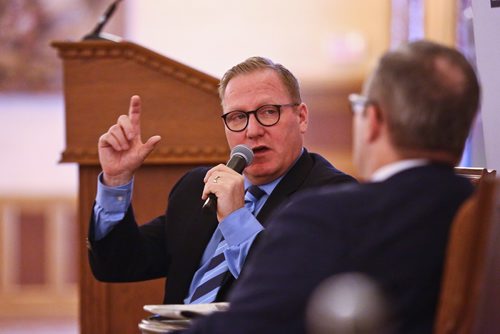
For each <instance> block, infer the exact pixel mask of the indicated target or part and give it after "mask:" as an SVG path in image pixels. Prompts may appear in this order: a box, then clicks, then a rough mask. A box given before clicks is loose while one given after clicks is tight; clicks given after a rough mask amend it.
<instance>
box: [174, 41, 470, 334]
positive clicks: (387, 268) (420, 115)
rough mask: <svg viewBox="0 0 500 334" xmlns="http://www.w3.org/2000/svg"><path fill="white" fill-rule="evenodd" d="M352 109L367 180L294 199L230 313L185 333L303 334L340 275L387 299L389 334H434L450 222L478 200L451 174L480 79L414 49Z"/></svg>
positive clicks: (454, 62)
mask: <svg viewBox="0 0 500 334" xmlns="http://www.w3.org/2000/svg"><path fill="white" fill-rule="evenodd" d="M350 101H351V104H352V109H353V113H354V124H353V127H354V161H355V164H356V166H357V168H358V170H359V172H360V174H361V175H362V176H363V178H364V179H365V180H366V181H367V182H366V183H364V184H352V185H345V186H342V187H325V188H322V189H320V190H316V191H314V192H304V193H301V194H298V195H297V196H296V197H294V199H292V200H291V201H289V203H288V204H287V205H285V206H284V207H283V208H282V209H280V210H279V211H278V212H277V213H276V215H274V216H273V219H272V221H271V223H270V227H269V229H266V231H265V232H264V235H263V238H262V242H261V243H259V245H258V247H257V249H256V251H255V253H254V254H253V256H252V258H251V259H250V260H249V263H248V264H247V267H246V270H245V272H244V274H243V275H242V277H241V278H240V280H239V281H238V284H237V285H236V286H235V288H234V289H233V291H232V293H231V296H230V298H229V300H230V303H231V306H230V309H229V311H227V312H222V313H218V314H213V315H211V316H208V317H206V318H203V319H200V320H199V321H197V322H195V323H194V324H193V326H192V327H191V328H190V329H188V330H186V331H185V332H183V333H190V334H191V333H214V334H215V333H217V334H224V333H239V334H245V333H259V334H265V333H270V334H271V333H273V334H276V333H286V334H294V333H306V324H305V314H306V309H307V305H308V301H309V298H310V295H311V292H312V291H313V290H314V289H315V287H316V286H318V284H319V283H321V282H322V281H323V280H325V279H326V278H328V277H330V276H332V275H335V274H340V273H344V272H359V273H362V274H364V275H367V276H368V277H370V278H371V279H373V280H374V281H375V282H376V284H377V285H378V286H379V287H380V289H381V290H382V291H383V293H384V295H385V296H386V297H387V300H388V305H389V306H390V309H389V311H390V314H391V317H390V321H389V323H390V325H391V326H390V328H386V330H387V331H388V332H391V333H419V334H422V333H432V328H433V321H434V314H435V310H436V303H437V298H438V293H439V287H440V282H441V273H442V267H443V261H444V260H443V259H444V253H445V249H446V244H447V239H448V232H449V228H450V224H451V222H452V220H453V217H454V215H455V212H456V211H457V209H458V208H459V206H460V205H461V204H462V203H463V202H464V200H465V199H466V198H467V197H469V196H470V195H471V193H472V192H473V187H472V185H471V184H470V182H469V181H468V180H466V179H464V178H462V177H459V176H457V175H455V173H454V170H453V167H454V166H455V164H457V163H458V161H459V159H460V157H461V153H462V150H463V148H464V143H465V140H466V138H467V135H468V133H469V129H470V127H471V124H472V121H473V119H474V116H475V114H476V110H477V108H478V103H479V102H478V101H479V84H478V81H477V79H476V76H475V74H474V71H473V69H472V67H471V66H470V65H469V63H468V62H467V61H466V59H465V58H464V57H463V56H462V55H461V54H460V53H459V52H458V51H456V50H454V49H451V48H448V47H445V46H441V45H439V44H435V43H432V42H427V41H418V42H413V43H410V44H407V45H404V46H402V47H400V48H398V49H396V50H394V51H391V52H388V53H386V54H385V55H384V56H383V57H382V58H381V59H380V61H379V63H378V66H377V67H376V69H375V71H374V73H373V74H372V75H371V77H370V78H369V80H368V81H367V83H366V84H365V86H364V89H363V95H351V96H350ZM346 307H347V308H349V305H346ZM381 332H384V333H385V331H382V330H381Z"/></svg>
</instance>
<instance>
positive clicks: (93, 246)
mask: <svg viewBox="0 0 500 334" xmlns="http://www.w3.org/2000/svg"><path fill="white" fill-rule="evenodd" d="M219 93H220V97H221V101H222V109H223V115H222V118H223V120H222V121H223V122H224V124H225V133H226V138H227V141H228V144H229V147H230V148H231V149H232V148H233V147H235V146H236V145H239V144H244V145H246V146H248V147H249V148H250V149H252V151H253V154H254V158H253V162H252V163H251V164H250V165H249V166H248V167H247V168H245V170H244V173H243V175H241V174H239V173H237V172H235V171H234V170H232V169H230V168H228V167H227V166H225V165H222V164H221V165H218V166H215V167H213V168H196V169H194V170H192V171H190V172H188V173H187V174H186V175H184V176H183V177H182V178H181V179H180V180H179V181H178V183H177V184H176V185H175V186H174V188H173V189H172V191H171V193H170V196H169V200H168V208H167V210H166V212H165V214H164V215H162V216H159V217H157V218H156V219H154V220H152V221H151V222H149V223H147V224H144V225H141V226H139V225H138V224H137V223H136V221H135V219H134V213H133V210H132V206H131V204H130V203H131V193H132V184H133V175H134V172H135V171H136V170H137V169H138V168H139V167H140V165H141V164H142V163H143V161H144V159H145V158H146V157H147V155H148V154H149V153H150V152H151V151H152V150H153V149H154V147H155V145H156V144H157V143H158V142H159V141H160V140H161V138H160V137H159V136H153V137H151V138H149V139H148V140H147V141H146V142H145V143H143V142H142V139H141V134H140V118H141V117H142V109H141V101H140V98H139V97H138V96H133V97H132V98H131V101H130V108H129V114H128V115H122V116H120V117H119V118H118V121H117V123H116V124H115V125H113V126H111V127H110V128H109V130H108V132H106V133H105V134H103V135H102V136H101V137H100V139H99V143H98V148H99V160H100V163H101V167H102V170H103V172H102V174H101V175H100V176H99V181H98V191H97V196H96V203H95V206H94V208H93V215H92V219H91V223H90V229H89V236H88V237H89V242H90V247H89V253H88V254H89V261H90V265H91V268H92V272H93V274H94V276H95V277H96V278H97V279H98V280H101V281H106V282H130V281H141V280H148V279H155V278H162V277H163V278H164V277H167V278H168V279H167V281H166V288H165V295H164V303H175V304H177V303H207V302H213V301H224V300H226V295H227V292H228V290H229V288H230V287H231V285H232V283H233V282H234V281H235V279H237V278H238V277H239V275H240V272H241V271H242V268H243V266H244V264H245V260H246V257H247V255H248V254H249V253H250V252H251V249H252V245H253V244H254V241H255V240H256V237H257V236H258V235H259V234H260V232H261V231H262V230H263V229H265V228H267V225H268V218H269V216H270V215H271V213H272V212H273V211H274V210H275V209H276V208H277V207H278V206H280V205H281V204H283V203H285V202H287V201H288V198H289V197H290V196H291V195H292V194H294V193H297V192H300V191H302V190H303V189H308V188H311V187H316V186H320V185H325V184H330V185H334V184H339V183H345V182H353V181H354V179H353V178H352V177H350V176H348V175H346V174H344V173H342V172H340V171H339V170H337V169H335V168H334V167H333V166H332V165H331V164H330V163H329V162H327V161H326V160H325V159H324V158H322V157H321V156H319V155H318V154H314V153H309V152H308V151H307V150H306V149H305V148H303V135H304V133H305V132H306V130H307V125H308V109H307V106H306V104H304V103H303V102H302V99H301V96H300V90H299V84H298V81H297V79H296V78H295V77H294V76H293V74H292V73H291V72H290V71H288V70H287V69H286V68H285V67H283V66H282V65H280V64H275V63H273V62H272V61H271V60H269V59H266V58H261V57H253V58H249V59H247V60H246V61H245V62H243V63H241V64H238V65H236V66H234V67H233V68H232V69H230V70H229V71H228V72H227V73H226V74H225V75H224V77H223V78H222V80H221V83H220V87H219ZM252 186H258V188H255V187H252ZM248 189H250V191H247V190H248ZM209 194H214V195H215V196H216V197H217V212H216V213H215V212H213V213H207V212H206V211H204V210H203V209H202V205H203V203H204V202H205V200H206V199H207V197H208V195H209Z"/></svg>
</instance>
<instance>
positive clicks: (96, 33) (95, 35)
mask: <svg viewBox="0 0 500 334" xmlns="http://www.w3.org/2000/svg"><path fill="white" fill-rule="evenodd" d="M121 1H122V0H115V1H114V2H113V3H112V4H111V5H110V6H109V7H108V8H107V9H106V11H105V12H104V14H103V15H102V16H101V17H100V18H99V21H98V22H97V25H96V26H95V28H94V29H93V30H92V31H91V32H90V33H88V34H87V35H85V36H84V37H83V39H84V40H89V39H104V40H106V39H108V38H106V37H103V36H102V35H101V31H102V29H103V28H104V26H105V25H106V23H108V21H109V19H110V18H111V16H112V15H113V13H114V12H115V10H116V7H117V6H118V3H120V2H121Z"/></svg>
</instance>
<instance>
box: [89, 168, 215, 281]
mask: <svg viewBox="0 0 500 334" xmlns="http://www.w3.org/2000/svg"><path fill="white" fill-rule="evenodd" d="M205 171H206V169H202V168H199V169H195V170H193V171H191V172H189V173H188V174H186V175H184V176H183V177H182V178H181V179H180V180H179V182H178V183H177V184H176V185H175V186H174V188H173V189H172V191H171V193H170V196H169V204H168V207H169V208H172V209H168V210H167V212H166V214H165V215H161V216H159V217H157V218H155V219H153V220H152V221H150V222H148V223H146V224H144V225H141V226H139V225H138V224H137V222H136V220H135V217H134V212H133V208H132V206H130V207H129V208H128V210H127V213H126V214H125V217H124V218H123V220H122V221H121V222H119V223H118V224H117V225H116V226H115V227H114V228H113V230H112V231H111V232H110V233H109V234H108V235H107V236H105V237H104V238H103V239H101V240H99V241H96V240H94V239H93V236H94V233H93V232H94V231H93V229H94V217H93V214H92V217H91V221H90V225H89V235H88V238H89V244H90V246H89V252H88V258H89V263H90V266H91V269H92V272H93V274H94V276H95V277H96V278H97V279H98V280H101V281H106V282H132V281H142V280H148V279H154V278H161V277H165V276H166V275H167V274H168V272H169V267H170V263H171V256H172V247H173V245H172V243H175V241H172V240H171V239H172V238H170V234H172V232H171V231H172V230H176V232H174V233H177V232H178V231H177V230H179V229H182V226H183V225H186V221H187V220H189V219H191V217H192V216H193V213H194V212H197V210H196V207H197V206H198V207H201V204H200V203H201V199H200V196H199V194H201V189H203V176H204V175H205ZM167 217H168V218H167ZM167 220H168V221H169V223H168V224H167ZM170 220H172V221H171V222H170ZM174 220H175V221H174Z"/></svg>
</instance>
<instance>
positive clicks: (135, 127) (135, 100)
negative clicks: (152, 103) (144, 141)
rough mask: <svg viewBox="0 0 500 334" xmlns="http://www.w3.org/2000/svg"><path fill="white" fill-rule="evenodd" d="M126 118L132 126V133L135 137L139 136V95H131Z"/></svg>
mask: <svg viewBox="0 0 500 334" xmlns="http://www.w3.org/2000/svg"><path fill="white" fill-rule="evenodd" d="M128 117H129V118H130V123H131V124H132V131H133V133H134V134H135V135H140V134H141V98H140V97H139V95H133V96H132V97H131V98H130V107H129V111H128Z"/></svg>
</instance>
